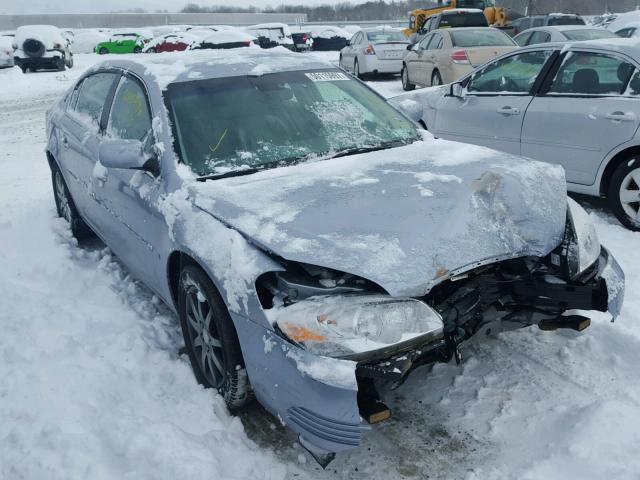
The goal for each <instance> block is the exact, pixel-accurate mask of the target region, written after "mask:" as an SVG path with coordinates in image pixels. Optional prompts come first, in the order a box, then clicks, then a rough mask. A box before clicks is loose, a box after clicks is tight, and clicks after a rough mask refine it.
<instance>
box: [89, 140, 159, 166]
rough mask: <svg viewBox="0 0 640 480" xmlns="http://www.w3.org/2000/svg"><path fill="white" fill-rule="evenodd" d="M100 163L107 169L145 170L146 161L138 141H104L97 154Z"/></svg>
mask: <svg viewBox="0 0 640 480" xmlns="http://www.w3.org/2000/svg"><path fill="white" fill-rule="evenodd" d="M98 158H99V160H100V163H101V164H102V165H103V166H105V167H107V168H122V169H127V170H146V169H147V168H145V164H146V163H147V161H148V158H147V156H146V155H145V154H144V151H143V146H142V142H140V141H139V140H120V139H117V140H115V139H114V140H105V141H103V142H102V143H101V144H100V151H99V153H98Z"/></svg>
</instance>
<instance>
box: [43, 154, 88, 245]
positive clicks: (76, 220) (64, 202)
mask: <svg viewBox="0 0 640 480" xmlns="http://www.w3.org/2000/svg"><path fill="white" fill-rule="evenodd" d="M51 181H52V183H53V196H54V199H55V202H56V210H57V212H58V216H59V217H61V218H64V219H65V220H66V221H67V222H68V223H69V226H70V228H71V234H72V235H73V236H74V237H75V238H76V239H78V240H84V239H87V238H92V237H94V236H95V234H94V233H93V231H92V230H91V228H90V227H89V225H87V224H86V223H85V221H84V220H83V219H82V217H81V216H80V214H79V213H78V209H77V208H76V204H75V203H74V201H73V198H71V193H69V189H68V188H67V184H66V182H65V181H64V177H63V176H62V172H61V171H60V169H59V168H58V166H57V165H54V166H53V167H52V169H51Z"/></svg>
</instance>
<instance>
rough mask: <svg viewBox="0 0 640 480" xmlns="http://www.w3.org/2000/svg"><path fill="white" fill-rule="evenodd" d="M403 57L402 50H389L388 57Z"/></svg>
mask: <svg viewBox="0 0 640 480" xmlns="http://www.w3.org/2000/svg"><path fill="white" fill-rule="evenodd" d="M400 57H402V52H387V54H386V58H400Z"/></svg>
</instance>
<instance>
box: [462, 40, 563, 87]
mask: <svg viewBox="0 0 640 480" xmlns="http://www.w3.org/2000/svg"><path fill="white" fill-rule="evenodd" d="M551 53H552V50H543V51H535V52H527V53H520V54H517V55H512V56H510V57H507V58H503V59H500V60H498V61H496V62H493V63H491V64H489V65H487V66H486V67H484V68H483V69H482V70H479V71H477V72H476V73H475V74H474V75H473V76H472V77H471V79H470V81H469V83H468V84H467V92H469V93H474V92H482V93H494V94H495V93H507V92H508V93H516V94H527V93H529V91H530V90H531V87H533V84H534V83H535V81H536V79H537V78H538V75H539V74H540V71H541V70H542V67H543V66H544V64H545V63H546V62H547V60H548V59H549V57H550V56H551Z"/></svg>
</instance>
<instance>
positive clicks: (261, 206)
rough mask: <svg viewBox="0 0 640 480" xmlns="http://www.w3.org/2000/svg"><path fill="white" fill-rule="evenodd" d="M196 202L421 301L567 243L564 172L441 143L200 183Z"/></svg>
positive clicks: (260, 241) (269, 242) (283, 252)
mask: <svg viewBox="0 0 640 480" xmlns="http://www.w3.org/2000/svg"><path fill="white" fill-rule="evenodd" d="M191 189H192V196H193V201H194V202H195V203H196V204H197V205H198V206H199V207H200V208H201V209H203V210H205V211H207V212H209V213H210V214H211V215H213V216H214V217H216V218H218V219H220V220H221V221H223V222H225V223H226V224H227V225H229V226H231V227H233V228H235V229H236V230H238V231H240V232H241V233H242V234H244V235H245V236H246V237H247V238H249V239H250V241H252V242H253V243H255V244H257V245H259V246H260V247H262V248H264V249H266V250H269V251H271V252H273V253H275V254H277V255H279V256H280V257H283V258H285V259H287V260H292V261H298V262H304V263H310V264H314V265H320V266H323V267H328V268H333V269H336V270H340V271H344V272H348V273H352V274H356V275H359V276H362V277H364V278H367V279H369V280H371V281H373V282H376V283H377V284H379V285H380V286H382V287H383V288H384V289H385V290H387V291H388V292H389V293H390V294H392V295H411V296H417V295H422V294H424V293H426V292H427V291H428V290H429V289H430V288H431V287H432V286H433V285H435V284H437V283H439V282H440V281H442V280H443V279H445V278H448V277H449V276H451V275H453V274H454V273H458V272H459V271H460V270H462V271H463V270H465V269H469V268H473V267H475V266H476V265H477V264H478V263H479V262H492V261H495V260H497V259H504V258H512V257H518V256H524V255H538V256H543V255H547V254H548V253H549V252H550V251H551V250H553V248H555V247H556V246H557V245H558V244H559V243H560V241H561V238H562V235H563V232H564V226H565V219H566V186H565V179H564V173H563V171H562V169H561V168H560V167H554V166H550V165H548V164H543V163H538V162H534V161H531V160H522V159H519V158H516V157H512V156H510V155H506V154H502V153H497V152H495V151H493V150H489V149H485V148H481V147H476V146H470V145H463V144H458V143H454V142H448V141H443V140H434V139H433V138H432V137H431V136H430V135H428V134H426V135H425V138H424V140H423V141H419V142H416V143H414V144H412V145H409V146H405V147H400V148H395V149H391V150H384V151H378V152H372V153H367V154H361V155H354V156H349V157H342V158H336V159H331V160H324V161H318V162H314V163H306V164H302V165H297V166H293V167H286V168H278V169H273V170H268V171H264V172H260V173H257V174H253V175H248V176H244V177H233V178H227V179H221V180H215V181H207V182H201V183H196V184H195V185H192V186H191Z"/></svg>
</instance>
